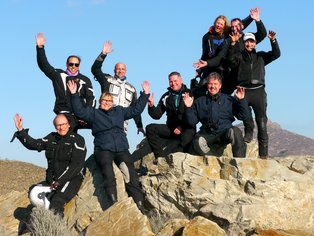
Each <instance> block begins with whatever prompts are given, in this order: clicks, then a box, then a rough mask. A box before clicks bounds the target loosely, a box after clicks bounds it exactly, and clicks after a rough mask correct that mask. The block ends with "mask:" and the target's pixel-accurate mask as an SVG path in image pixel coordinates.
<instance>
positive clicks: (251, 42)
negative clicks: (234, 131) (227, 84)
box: [228, 31, 280, 159]
mask: <svg viewBox="0 0 314 236" xmlns="http://www.w3.org/2000/svg"><path fill="white" fill-rule="evenodd" d="M240 37H241V35H240V34H233V35H232V37H231V41H232V42H231V44H230V48H229V54H228V61H229V64H230V67H231V68H232V69H235V70H236V71H237V85H238V86H241V87H243V88H244V89H245V98H246V100H247V101H248V104H249V106H250V107H252V108H253V111H254V114H255V120H256V124H257V130H258V135H257V139H258V147H259V156H260V158H262V159H266V158H267V157H268V134H267V114H266V108H267V94H266V91H265V66H266V65H268V64H269V63H271V62H272V61H274V60H276V59H277V58H279V57H280V49H279V45H278V42H277V39H276V33H275V32H274V31H269V33H268V38H269V39H270V43H271V47H272V50H271V51H268V52H264V51H259V52H256V49H255V48H256V38H255V35H254V34H253V33H246V34H244V37H243V41H244V47H245V49H244V50H242V51H241V44H242V42H239V41H240V40H239V39H240ZM253 129H254V126H253V127H252V130H251V131H249V132H251V133H253Z"/></svg>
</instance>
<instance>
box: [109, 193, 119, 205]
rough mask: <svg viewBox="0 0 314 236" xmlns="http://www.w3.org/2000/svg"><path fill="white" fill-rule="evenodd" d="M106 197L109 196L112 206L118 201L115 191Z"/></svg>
mask: <svg viewBox="0 0 314 236" xmlns="http://www.w3.org/2000/svg"><path fill="white" fill-rule="evenodd" d="M108 198H109V203H110V206H112V205H113V204H115V203H116V202H117V201H118V200H117V194H115V193H111V194H109V195H108Z"/></svg>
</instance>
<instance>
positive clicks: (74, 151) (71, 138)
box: [11, 114, 86, 216]
mask: <svg viewBox="0 0 314 236" xmlns="http://www.w3.org/2000/svg"><path fill="white" fill-rule="evenodd" d="M14 122H15V126H16V128H17V130H18V131H17V132H15V134H14V137H13V139H12V140H11V142H12V141H13V140H14V138H15V137H17V138H18V139H19V140H20V142H21V143H22V144H23V145H24V146H25V147H26V148H27V149H30V150H37V151H39V152H40V151H42V150H45V154H46V158H47V163H48V167H47V170H46V180H45V181H44V182H42V183H40V184H38V185H35V186H33V188H36V187H40V186H50V190H51V193H50V194H49V201H50V205H49V209H51V210H53V211H55V212H56V213H58V214H60V215H61V216H63V211H64V205H65V204H66V203H67V202H69V201H70V200H71V199H72V198H73V197H74V196H75V195H76V194H77V192H78V191H79V188H80V186H81V183H82V180H83V171H84V163H85V157H86V147H85V140H84V138H83V137H82V136H80V135H79V134H77V133H74V132H73V131H72V130H71V129H70V125H69V122H68V120H67V118H66V117H65V116H64V115H63V114H59V115H57V116H56V117H55V118H54V120H53V124H54V126H55V128H56V131H57V132H52V133H50V134H48V135H47V136H46V137H44V138H41V139H34V138H32V137H31V136H30V135H29V134H28V129H24V128H23V119H22V117H21V116H20V115H19V114H16V115H15V117H14ZM31 200H32V199H31Z"/></svg>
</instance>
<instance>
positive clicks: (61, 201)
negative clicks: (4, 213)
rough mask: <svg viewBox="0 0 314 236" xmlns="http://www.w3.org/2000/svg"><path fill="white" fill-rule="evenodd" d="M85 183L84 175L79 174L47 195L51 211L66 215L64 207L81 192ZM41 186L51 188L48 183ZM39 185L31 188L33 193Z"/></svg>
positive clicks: (42, 183)
mask: <svg viewBox="0 0 314 236" xmlns="http://www.w3.org/2000/svg"><path fill="white" fill-rule="evenodd" d="M82 181H83V175H81V174H79V175H77V176H75V177H74V178H72V179H71V180H69V181H68V182H66V183H65V185H63V186H59V188H58V189H57V190H54V191H52V192H51V193H48V194H47V198H48V200H49V202H50V205H49V209H50V210H53V211H54V212H55V213H58V214H60V215H61V216H63V215H64V213H63V212H64V205H65V204H66V203H68V202H69V201H70V200H71V199H72V198H73V197H74V196H75V195H76V194H77V193H78V191H79V190H80V187H81V184H82ZM40 185H44V186H49V184H48V183H47V182H45V181H44V182H41V183H40ZM36 186H37V185H36V184H35V185H33V186H31V187H30V188H29V191H31V190H32V189H33V188H34V187H36Z"/></svg>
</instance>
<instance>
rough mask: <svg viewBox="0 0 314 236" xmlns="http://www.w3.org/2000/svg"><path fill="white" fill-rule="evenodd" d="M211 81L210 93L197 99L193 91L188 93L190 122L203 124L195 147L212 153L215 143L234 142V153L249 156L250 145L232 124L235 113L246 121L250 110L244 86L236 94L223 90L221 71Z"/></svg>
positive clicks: (213, 74) (197, 135)
mask: <svg viewBox="0 0 314 236" xmlns="http://www.w3.org/2000/svg"><path fill="white" fill-rule="evenodd" d="M207 81H208V82H207V88H208V92H207V94H206V95H205V96H202V97H199V98H198V99H196V100H195V101H194V98H193V97H191V96H190V95H189V94H186V96H184V104H185V105H186V107H187V108H186V110H185V116H186V120H187V122H188V123H189V124H190V125H196V124H197V123H198V122H201V124H202V126H201V127H200V131H199V132H198V133H197V134H196V135H195V138H194V139H193V141H192V147H193V149H192V150H193V151H194V152H196V154H198V155H208V154H210V149H211V146H212V145H214V144H218V145H227V144H228V143H231V145H232V153H233V156H234V157H245V154H246V144H245V142H244V140H243V136H242V132H241V130H240V129H239V128H238V127H236V126H233V125H232V123H233V122H234V121H235V118H234V116H236V117H237V118H238V119H240V120H242V119H245V118H246V117H247V116H248V115H249V113H250V112H249V107H248V104H247V102H246V100H245V99H244V89H242V88H240V87H239V88H238V89H237V91H236V93H235V97H232V96H230V95H227V94H224V93H221V92H220V89H221V86H222V79H221V76H220V75H219V74H218V73H217V72H212V73H210V74H209V76H208V79H207Z"/></svg>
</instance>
